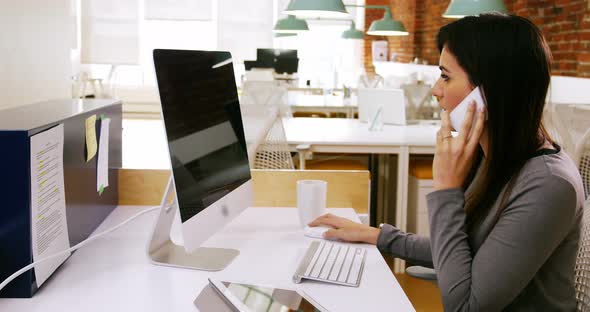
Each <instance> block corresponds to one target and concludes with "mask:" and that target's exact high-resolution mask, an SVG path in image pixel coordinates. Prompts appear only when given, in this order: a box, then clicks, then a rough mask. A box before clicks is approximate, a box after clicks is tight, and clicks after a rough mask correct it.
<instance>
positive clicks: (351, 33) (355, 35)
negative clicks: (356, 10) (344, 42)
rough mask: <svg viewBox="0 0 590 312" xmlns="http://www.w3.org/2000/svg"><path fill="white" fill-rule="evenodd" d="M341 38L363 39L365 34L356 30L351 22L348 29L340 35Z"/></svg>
mask: <svg viewBox="0 0 590 312" xmlns="http://www.w3.org/2000/svg"><path fill="white" fill-rule="evenodd" d="M342 38H343V39H364V38H365V34H364V33H363V32H362V31H361V30H358V29H356V24H355V23H354V21H353V22H352V23H351V24H350V28H349V29H347V30H346V31H345V32H343V33H342Z"/></svg>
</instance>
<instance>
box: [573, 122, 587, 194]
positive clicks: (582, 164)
mask: <svg viewBox="0 0 590 312" xmlns="http://www.w3.org/2000/svg"><path fill="white" fill-rule="evenodd" d="M574 161H575V162H576V163H577V164H578V170H579V171H580V176H581V177H582V183H583V185H584V195H585V196H586V198H589V196H590V129H587V130H586V133H585V134H584V135H583V136H582V138H581V139H580V141H579V142H578V144H576V152H575V154H574Z"/></svg>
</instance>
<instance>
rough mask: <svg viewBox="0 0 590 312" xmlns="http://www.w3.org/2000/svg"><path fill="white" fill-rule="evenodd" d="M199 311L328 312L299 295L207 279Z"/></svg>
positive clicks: (198, 304) (302, 294) (294, 291)
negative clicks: (207, 282) (207, 283)
mask: <svg viewBox="0 0 590 312" xmlns="http://www.w3.org/2000/svg"><path fill="white" fill-rule="evenodd" d="M195 305H196V306H197V308H198V309H199V310H200V311H220V312H224V311H232V312H237V311H239V312H258V311H271V312H272V311H277V312H279V311H281V312H283V311H301V312H315V311H320V312H327V311H328V310H326V309H325V308H324V307H322V306H321V305H320V304H318V303H317V302H316V301H314V300H313V299H312V298H310V297H309V296H308V295H307V294H305V293H304V292H302V291H296V290H287V289H281V288H272V287H261V286H256V285H247V284H239V283H229V282H221V281H217V280H214V279H209V285H207V286H206V287H205V288H204V289H203V291H201V293H200V294H199V295H198V296H197V299H195Z"/></svg>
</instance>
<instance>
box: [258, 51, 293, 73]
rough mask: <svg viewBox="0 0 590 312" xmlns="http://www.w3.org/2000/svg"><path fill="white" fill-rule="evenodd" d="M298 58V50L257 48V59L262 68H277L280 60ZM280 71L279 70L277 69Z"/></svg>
mask: <svg viewBox="0 0 590 312" xmlns="http://www.w3.org/2000/svg"><path fill="white" fill-rule="evenodd" d="M284 59H290V60H293V59H295V60H298V59H297V50H290V49H256V61H257V62H258V66H259V67H261V68H275V69H276V67H275V66H276V63H277V61H278V60H284ZM277 72H278V71H277Z"/></svg>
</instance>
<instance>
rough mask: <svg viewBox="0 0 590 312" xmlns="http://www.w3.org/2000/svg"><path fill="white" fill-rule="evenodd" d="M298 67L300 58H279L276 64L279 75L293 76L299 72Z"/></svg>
mask: <svg viewBox="0 0 590 312" xmlns="http://www.w3.org/2000/svg"><path fill="white" fill-rule="evenodd" d="M298 66H299V59H298V58H279V59H277V61H276V62H275V72H276V73H277V74H293V73H296V72H297V67H298Z"/></svg>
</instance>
